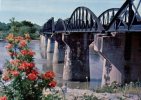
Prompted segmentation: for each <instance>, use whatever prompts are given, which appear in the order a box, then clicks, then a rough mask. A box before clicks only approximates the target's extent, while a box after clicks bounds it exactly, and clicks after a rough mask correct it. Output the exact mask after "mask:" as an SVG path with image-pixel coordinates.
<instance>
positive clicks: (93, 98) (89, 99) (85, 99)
mask: <svg viewBox="0 0 141 100" xmlns="http://www.w3.org/2000/svg"><path fill="white" fill-rule="evenodd" d="M83 100H99V99H98V98H97V97H96V96H94V95H93V94H91V95H86V94H84V95H83Z"/></svg>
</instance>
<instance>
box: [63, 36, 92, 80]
mask: <svg viewBox="0 0 141 100" xmlns="http://www.w3.org/2000/svg"><path fill="white" fill-rule="evenodd" d="M64 41H65V43H66V45H67V48H66V51H65V62H64V73H63V79H64V80H69V81H89V80H90V71H89V44H90V43H89V34H88V33H73V34H70V35H65V36H64Z"/></svg>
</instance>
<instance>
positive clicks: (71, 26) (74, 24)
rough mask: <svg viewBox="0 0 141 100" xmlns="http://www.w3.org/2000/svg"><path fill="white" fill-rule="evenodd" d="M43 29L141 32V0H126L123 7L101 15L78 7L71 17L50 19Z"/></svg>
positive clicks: (60, 31)
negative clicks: (56, 19)
mask: <svg viewBox="0 0 141 100" xmlns="http://www.w3.org/2000/svg"><path fill="white" fill-rule="evenodd" d="M42 30H43V32H54V33H76V32H77V33H79V32H80V33H83V32H91V33H100V32H141V0H126V1H125V3H124V4H123V5H122V6H121V8H111V9H108V10H106V11H104V12H103V13H102V14H101V15H100V16H99V17H97V16H96V15H95V14H94V13H93V12H92V11H91V10H90V9H89V8H86V7H78V8H76V9H75V10H74V11H73V13H72V14H71V16H70V18H67V19H65V20H62V19H58V21H56V22H54V19H53V18H51V19H49V20H48V22H47V23H45V24H44V26H43V29H42Z"/></svg>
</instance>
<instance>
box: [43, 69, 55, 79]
mask: <svg viewBox="0 0 141 100" xmlns="http://www.w3.org/2000/svg"><path fill="white" fill-rule="evenodd" d="M54 77H55V74H54V72H53V71H48V72H46V73H45V74H43V78H44V79H52V78H54Z"/></svg>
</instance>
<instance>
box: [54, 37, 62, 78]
mask: <svg viewBox="0 0 141 100" xmlns="http://www.w3.org/2000/svg"><path fill="white" fill-rule="evenodd" d="M54 40H55V44H54V53H53V71H54V72H55V73H56V74H58V73H60V70H61V69H62V67H60V66H62V65H63V63H64V56H65V44H64V42H63V41H62V34H57V35H55V36H54ZM57 76H59V77H60V75H57ZM61 77H62V75H61Z"/></svg>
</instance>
